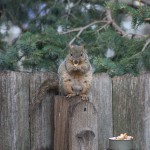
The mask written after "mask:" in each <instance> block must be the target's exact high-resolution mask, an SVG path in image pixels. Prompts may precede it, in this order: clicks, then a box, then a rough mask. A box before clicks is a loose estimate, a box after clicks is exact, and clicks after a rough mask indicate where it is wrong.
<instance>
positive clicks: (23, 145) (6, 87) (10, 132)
mask: <svg viewBox="0 0 150 150" xmlns="http://www.w3.org/2000/svg"><path fill="white" fill-rule="evenodd" d="M28 109H29V74H27V73H26V74H25V73H19V72H1V73H0V150H29V149H30V133H29V114H28Z"/></svg>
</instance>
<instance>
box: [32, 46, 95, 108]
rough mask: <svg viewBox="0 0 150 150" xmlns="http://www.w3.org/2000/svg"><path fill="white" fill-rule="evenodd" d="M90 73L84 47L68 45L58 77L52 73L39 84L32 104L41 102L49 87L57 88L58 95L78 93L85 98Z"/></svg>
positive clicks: (68, 95)
mask: <svg viewBox="0 0 150 150" xmlns="http://www.w3.org/2000/svg"><path fill="white" fill-rule="evenodd" d="M92 74H93V71H92V67H91V64H90V62H89V58H88V56H87V53H86V51H85V50H84V47H83V46H77V45H70V46H69V54H68V55H67V56H66V58H65V60H64V61H63V62H62V63H61V64H60V66H59V68H58V78H57V77H56V75H55V74H52V75H51V76H50V78H49V79H47V80H45V81H44V82H43V83H42V84H41V86H40V88H39V90H38V91H37V93H36V96H35V99H34V101H33V106H34V105H35V104H39V103H40V102H41V100H42V98H43V95H44V94H45V93H46V91H48V90H49V89H51V90H52V89H55V90H56V89H57V90H58V89H59V93H60V95H66V96H67V97H72V96H76V95H78V96H81V98H82V100H87V99H88V96H87V94H88V92H89V89H90V87H91V83H92ZM36 98H37V99H36Z"/></svg>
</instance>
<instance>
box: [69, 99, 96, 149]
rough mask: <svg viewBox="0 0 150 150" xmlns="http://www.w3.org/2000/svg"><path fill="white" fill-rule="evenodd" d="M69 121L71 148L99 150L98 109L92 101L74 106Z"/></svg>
mask: <svg viewBox="0 0 150 150" xmlns="http://www.w3.org/2000/svg"><path fill="white" fill-rule="evenodd" d="M69 122H70V123H69V125H70V138H69V139H70V142H69V145H70V146H69V150H79V149H80V150H98V132H97V129H98V128H97V126H98V124H97V111H96V109H95V107H94V105H93V104H92V103H90V102H86V101H82V102H80V103H78V104H77V105H76V106H74V109H73V110H72V112H71V115H70V119H69Z"/></svg>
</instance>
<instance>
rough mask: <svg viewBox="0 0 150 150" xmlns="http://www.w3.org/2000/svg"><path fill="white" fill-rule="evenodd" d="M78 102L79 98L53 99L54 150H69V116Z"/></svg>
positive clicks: (63, 97)
mask: <svg viewBox="0 0 150 150" xmlns="http://www.w3.org/2000/svg"><path fill="white" fill-rule="evenodd" d="M79 102H81V99H80V97H76V98H66V97H65V96H56V97H55V104H54V108H55V109H54V110H55V113H54V116H55V118H54V120H55V126H54V130H55V134H54V150H69V116H70V114H71V112H72V109H73V108H74V106H75V105H76V104H78V103H79Z"/></svg>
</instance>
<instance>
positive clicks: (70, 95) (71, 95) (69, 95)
mask: <svg viewBox="0 0 150 150" xmlns="http://www.w3.org/2000/svg"><path fill="white" fill-rule="evenodd" d="M73 96H75V94H67V96H66V97H67V98H71V97H73Z"/></svg>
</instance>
